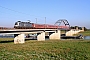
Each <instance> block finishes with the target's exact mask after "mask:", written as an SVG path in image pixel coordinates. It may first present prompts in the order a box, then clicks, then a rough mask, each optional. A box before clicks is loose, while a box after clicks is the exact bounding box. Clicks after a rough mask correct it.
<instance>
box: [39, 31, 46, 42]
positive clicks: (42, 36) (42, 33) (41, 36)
mask: <svg viewBox="0 0 90 60" xmlns="http://www.w3.org/2000/svg"><path fill="white" fill-rule="evenodd" d="M37 40H38V41H45V32H41V33H37Z"/></svg>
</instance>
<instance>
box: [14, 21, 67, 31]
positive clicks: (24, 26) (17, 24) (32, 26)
mask: <svg viewBox="0 0 90 60" xmlns="http://www.w3.org/2000/svg"><path fill="white" fill-rule="evenodd" d="M14 28H15V29H57V28H58V29H62V28H65V29H68V27H67V26H58V25H50V24H36V23H31V22H22V21H17V22H15V25H14Z"/></svg>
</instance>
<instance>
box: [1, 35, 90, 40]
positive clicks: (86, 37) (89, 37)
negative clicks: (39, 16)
mask: <svg viewBox="0 0 90 60" xmlns="http://www.w3.org/2000/svg"><path fill="white" fill-rule="evenodd" d="M0 38H14V36H13V35H12V36H2V35H0ZM45 38H46V40H48V39H49V37H47V36H45ZM84 39H87V40H88V39H90V36H84Z"/></svg>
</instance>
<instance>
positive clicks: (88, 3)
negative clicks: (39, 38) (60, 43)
mask: <svg viewBox="0 0 90 60" xmlns="http://www.w3.org/2000/svg"><path fill="white" fill-rule="evenodd" d="M45 17H46V24H55V22H56V21H57V20H59V19H66V20H67V21H68V22H69V24H70V26H80V27H86V28H90V0H0V26H3V27H13V26H14V24H15V22H16V21H18V20H19V21H28V20H30V21H31V22H33V23H36V18H37V23H40V24H44V23H45Z"/></svg>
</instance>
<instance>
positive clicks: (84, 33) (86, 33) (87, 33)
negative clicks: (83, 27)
mask: <svg viewBox="0 0 90 60" xmlns="http://www.w3.org/2000/svg"><path fill="white" fill-rule="evenodd" d="M80 34H82V35H83V36H90V30H88V31H84V32H80V33H78V34H76V35H80Z"/></svg>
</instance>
